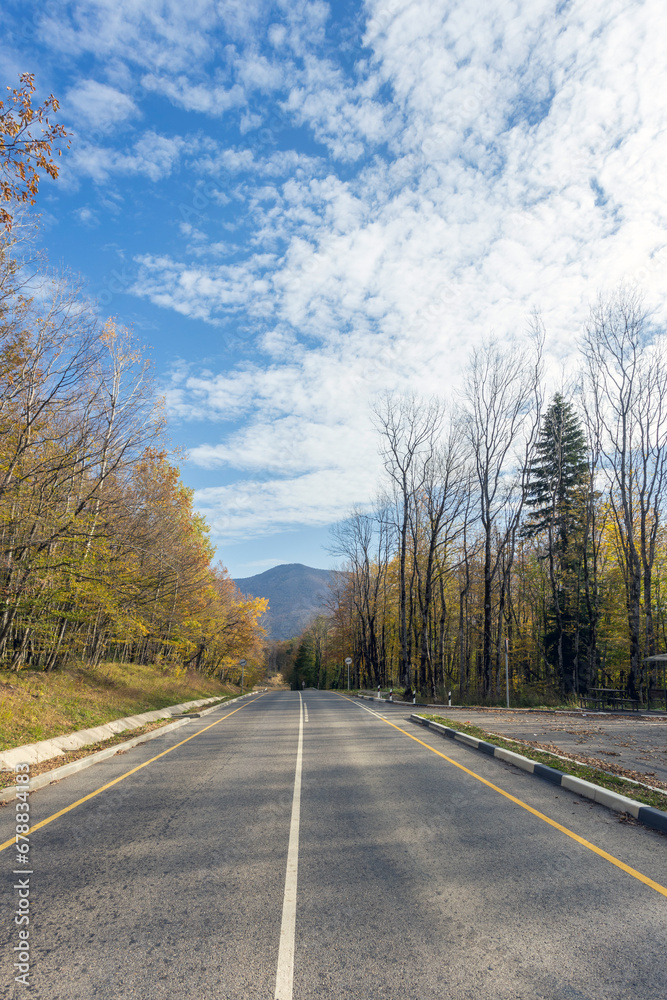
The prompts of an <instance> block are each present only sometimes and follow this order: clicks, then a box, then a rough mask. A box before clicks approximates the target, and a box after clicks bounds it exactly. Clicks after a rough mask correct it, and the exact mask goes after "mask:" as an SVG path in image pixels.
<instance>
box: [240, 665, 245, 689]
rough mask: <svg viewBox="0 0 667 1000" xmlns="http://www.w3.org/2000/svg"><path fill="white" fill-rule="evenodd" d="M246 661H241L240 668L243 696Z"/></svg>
mask: <svg viewBox="0 0 667 1000" xmlns="http://www.w3.org/2000/svg"><path fill="white" fill-rule="evenodd" d="M245 665H246V661H245V660H239V666H240V667H241V694H243V681H244V678H245Z"/></svg>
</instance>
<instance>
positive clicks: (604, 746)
mask: <svg viewBox="0 0 667 1000" xmlns="http://www.w3.org/2000/svg"><path fill="white" fill-rule="evenodd" d="M417 711H420V712H425V711H428V712H433V714H438V715H440V714H442V715H445V716H447V717H448V718H450V719H453V720H454V721H456V720H460V721H461V722H471V723H472V724H473V725H475V726H480V727H481V728H483V729H486V730H487V731H489V732H493V733H499V734H501V735H503V736H509V737H512V738H513V739H517V740H526V741H527V742H528V743H531V744H532V745H534V746H541V747H543V748H546V749H549V750H553V751H554V752H555V753H562V754H563V755H565V756H568V757H576V758H577V759H578V760H584V761H585V762H586V763H591V764H593V765H594V766H596V767H601V768H603V769H604V770H606V771H613V772H614V773H619V774H625V775H626V777H633V778H635V780H637V781H643V782H645V783H646V784H648V785H655V786H656V787H665V788H667V716H665V715H662V716H658V715H655V716H652V717H648V718H647V717H642V716H637V715H635V716H632V715H629V714H628V715H605V714H602V713H596V712H593V713H590V712H588V713H585V714H584V713H574V712H573V713H572V714H569V713H566V712H533V711H531V712H527V711H521V710H515V711H511V710H510V711H503V710H501V709H498V710H496V709H476V708H442V709H439V708H438V709H436V708H433V709H425V708H418V709H417Z"/></svg>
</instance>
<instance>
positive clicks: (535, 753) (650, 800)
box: [424, 714, 667, 812]
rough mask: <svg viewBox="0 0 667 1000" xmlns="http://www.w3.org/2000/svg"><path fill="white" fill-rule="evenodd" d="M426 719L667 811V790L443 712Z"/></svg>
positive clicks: (426, 716)
mask: <svg viewBox="0 0 667 1000" xmlns="http://www.w3.org/2000/svg"><path fill="white" fill-rule="evenodd" d="M424 718H425V719H429V720H430V721H431V722H439V723H440V725H442V726H448V727H449V728H450V729H456V731H457V732H459V733H467V734H468V735H469V736H476V737H477V739H480V740H485V741H486V742H487V743H493V744H494V746H497V747H504V749H505V750H512V751H513V752H514V753H520V754H521V755H522V756H523V757H528V759H529V760H534V761H536V762H537V763H539V764H546V765H547V767H554V768H556V770H558V771H563V772H564V773H565V774H571V775H573V776H574V777H576V778H583V779H584V780H585V781H590V782H592V784H594V785H600V786H601V787H602V788H608V789H609V790H610V791H612V792H618V793H619V795H625V796H627V798H629V799H634V800H635V802H641V803H642V804H643V805H647V806H653V807H654V809H662V810H664V811H665V812H667V793H665V794H663V793H662V792H658V791H653V790H652V789H650V788H645V787H644V786H643V785H635V784H634V783H633V782H632V781H628V780H626V779H624V778H622V777H620V776H617V775H615V774H609V773H608V772H607V771H601V770H599V769H598V768H594V767H590V766H589V765H587V764H582V763H579V762H578V761H575V760H572V761H570V760H563V758H562V757H560V756H557V755H556V754H553V753H549V752H548V751H547V750H538V749H536V748H535V747H532V746H531V745H530V744H529V743H524V742H523V741H522V740H510V739H506V738H505V737H502V736H498V735H496V734H495V733H489V732H487V731H486V730H484V729H481V728H480V727H479V726H473V725H471V724H469V723H464V722H463V723H462V722H454V721H453V720H452V719H447V718H445V717H444V716H442V715H426V714H424Z"/></svg>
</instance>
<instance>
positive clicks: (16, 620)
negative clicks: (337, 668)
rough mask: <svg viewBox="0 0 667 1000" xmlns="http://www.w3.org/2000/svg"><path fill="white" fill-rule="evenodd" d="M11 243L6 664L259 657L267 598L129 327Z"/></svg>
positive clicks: (0, 505) (2, 371)
mask: <svg viewBox="0 0 667 1000" xmlns="http://www.w3.org/2000/svg"><path fill="white" fill-rule="evenodd" d="M18 240H19V237H18V236H17V235H16V229H15V230H14V236H11V237H10V235H8V234H5V236H4V237H3V239H2V242H1V243H0V376H1V377H0V665H1V666H2V667H5V668H11V669H19V668H21V667H23V666H29V667H31V668H32V669H43V670H46V671H49V670H52V669H54V668H55V667H58V666H60V665H63V664H64V663H66V662H68V661H69V660H77V661H83V662H86V663H92V664H96V663H98V662H99V661H100V660H101V659H102V658H115V659H121V660H135V661H139V662H157V663H164V664H171V665H173V666H174V667H177V668H178V667H180V668H183V667H188V668H196V669H198V670H201V671H206V672H213V671H225V670H229V669H234V668H235V665H236V664H237V662H238V659H239V658H240V657H245V658H250V657H254V658H255V659H259V658H260V656H261V649H260V647H261V636H262V634H263V630H262V629H261V628H260V627H259V625H258V618H259V616H260V615H261V613H262V611H263V610H264V606H265V602H263V601H261V600H245V599H244V598H243V597H242V595H241V594H239V593H238V591H237V589H236V587H235V585H234V583H233V581H232V580H231V579H230V578H229V577H228V575H227V572H226V570H224V569H223V568H222V567H218V568H215V569H214V568H212V566H211V560H212V558H213V555H214V549H213V546H212V545H211V542H210V539H209V536H208V530H207V527H206V524H205V522H204V521H203V519H202V518H201V517H200V516H199V515H197V514H196V513H195V512H194V510H193V505H192V491H191V490H189V489H187V488H186V487H185V486H184V485H183V483H182V482H181V480H180V476H179V471H178V468H177V467H176V466H175V465H174V464H173V463H172V462H170V460H169V458H168V455H167V452H166V451H165V449H164V446H163V444H162V443H161V442H162V436H163V416H162V412H161V402H160V398H159V396H158V394H157V393H156V389H155V386H154V385H153V383H152V382H151V379H150V372H149V369H148V365H147V363H146V361H145V360H144V359H143V357H142V354H141V351H140V350H139V349H138V348H137V346H136V344H135V343H134V342H133V339H132V337H131V335H130V334H129V333H128V331H127V330H125V329H123V328H121V327H119V326H118V325H117V324H116V323H115V322H113V321H112V320H109V321H108V322H107V323H105V324H104V325H100V323H99V322H98V321H97V319H96V318H95V316H94V315H93V314H92V313H91V311H90V309H89V308H88V306H87V304H86V300H85V298H84V297H83V296H82V294H81V293H80V291H79V290H78V289H76V288H73V287H72V286H71V284H70V283H69V282H67V281H65V280H60V279H55V278H53V277H52V276H48V275H47V274H46V273H45V272H42V273H41V274H40V273H36V272H35V269H34V268H33V271H32V273H31V274H30V276H29V277H28V274H27V272H28V270H29V268H28V265H27V264H26V262H25V260H21V261H19V260H18V259H17V254H18V250H19V242H18Z"/></svg>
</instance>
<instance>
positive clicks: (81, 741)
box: [0, 698, 219, 771]
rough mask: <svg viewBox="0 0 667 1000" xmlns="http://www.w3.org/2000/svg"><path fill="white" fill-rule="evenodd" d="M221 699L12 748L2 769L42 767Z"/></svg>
mask: <svg viewBox="0 0 667 1000" xmlns="http://www.w3.org/2000/svg"><path fill="white" fill-rule="evenodd" d="M218 700H219V699H218V698H199V699H198V700H197V701H184V702H182V703H181V704H180V705H168V706H167V707H166V708H158V709H155V710H154V711H152V712H142V713H141V714H140V715H128V716H126V718H124V719H114V720H113V721H112V722H105V723H104V725H102V726H94V727H93V728H91V729H79V730H77V732H74V733H65V735H64V736H54V737H53V738H52V739H50V740H41V741H40V742H39V743H27V744H26V745H25V746H22V747H13V748H12V749H11V750H5V751H4V752H3V753H0V770H2V771H13V770H14V765H15V764H41V763H42V761H45V760H51V759H52V758H53V757H59V756H60V755H61V754H63V753H66V752H67V751H68V750H79V749H81V747H85V746H90V744H91V743H102V742H103V741H104V740H106V739H109V737H110V736H116V735H117V734H118V733H122V732H124V731H125V730H126V729H139V727H140V726H145V725H146V724H147V723H148V722H158V721H159V720H160V719H169V718H170V717H172V716H174V715H179V714H180V713H181V712H186V711H187V710H188V709H191V708H199V707H200V706H202V705H208V704H210V703H211V702H212V701H218Z"/></svg>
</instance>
